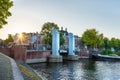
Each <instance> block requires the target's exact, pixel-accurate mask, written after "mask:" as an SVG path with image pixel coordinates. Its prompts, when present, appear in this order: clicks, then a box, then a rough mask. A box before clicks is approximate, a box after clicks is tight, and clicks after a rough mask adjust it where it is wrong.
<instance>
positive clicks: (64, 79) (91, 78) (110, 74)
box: [30, 59, 120, 80]
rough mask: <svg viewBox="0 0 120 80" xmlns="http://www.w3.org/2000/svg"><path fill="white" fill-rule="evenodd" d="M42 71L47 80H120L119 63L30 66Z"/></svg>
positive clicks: (88, 61) (91, 62) (80, 61)
mask: <svg viewBox="0 0 120 80" xmlns="http://www.w3.org/2000/svg"><path fill="white" fill-rule="evenodd" d="M30 66H31V67H32V68H34V69H35V70H37V71H40V72H41V71H42V72H43V73H45V74H46V75H49V76H47V79H48V80H120V63H119V62H107V61H92V60H87V59H85V60H79V61H72V62H71V61H67V62H63V63H39V64H31V65H30Z"/></svg>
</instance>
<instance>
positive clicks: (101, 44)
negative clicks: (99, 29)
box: [97, 34, 105, 49]
mask: <svg viewBox="0 0 120 80" xmlns="http://www.w3.org/2000/svg"><path fill="white" fill-rule="evenodd" d="M104 46H105V43H104V36H103V34H100V35H98V41H97V47H98V48H101V49H102V48H104Z"/></svg>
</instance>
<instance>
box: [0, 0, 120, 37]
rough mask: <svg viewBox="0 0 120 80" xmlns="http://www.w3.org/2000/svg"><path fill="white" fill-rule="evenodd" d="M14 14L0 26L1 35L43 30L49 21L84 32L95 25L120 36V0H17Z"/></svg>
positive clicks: (114, 35)
mask: <svg viewBox="0 0 120 80" xmlns="http://www.w3.org/2000/svg"><path fill="white" fill-rule="evenodd" d="M13 1H14V6H13V7H12V8H11V9H10V11H11V12H12V16H11V17H9V18H8V24H7V25H5V26H4V28H2V29H0V38H3V39H5V38H6V37H7V34H8V33H11V34H15V33H20V32H36V31H38V32H40V30H41V27H42V25H43V24H44V23H45V22H54V23H56V24H58V26H59V27H61V26H63V27H64V28H68V31H69V32H72V33H74V34H75V35H78V36H81V35H82V33H83V32H84V31H85V30H86V29H90V28H95V29H96V30H97V31H99V33H103V34H104V36H106V37H108V38H111V37H117V38H120V0H13Z"/></svg>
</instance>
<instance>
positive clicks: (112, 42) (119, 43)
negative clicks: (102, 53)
mask: <svg viewBox="0 0 120 80" xmlns="http://www.w3.org/2000/svg"><path fill="white" fill-rule="evenodd" d="M110 46H111V47H113V48H114V49H115V50H119V49H120V40H119V39H117V38H114V37H113V38H111V40H110Z"/></svg>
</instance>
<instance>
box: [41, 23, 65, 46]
mask: <svg viewBox="0 0 120 80" xmlns="http://www.w3.org/2000/svg"><path fill="white" fill-rule="evenodd" d="M52 29H57V30H58V31H59V27H58V26H57V24H55V23H51V22H47V23H45V24H44V25H43V26H42V30H41V32H40V33H41V34H43V35H44V38H43V41H44V43H45V44H49V45H52V35H51V32H52ZM62 44H64V38H63V34H62V33H60V45H62Z"/></svg>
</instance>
